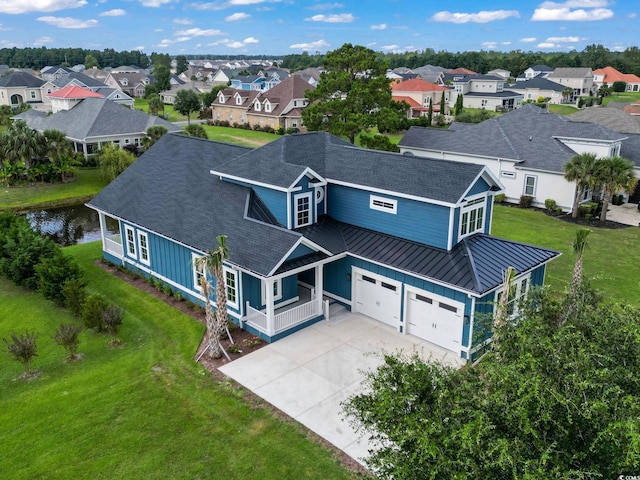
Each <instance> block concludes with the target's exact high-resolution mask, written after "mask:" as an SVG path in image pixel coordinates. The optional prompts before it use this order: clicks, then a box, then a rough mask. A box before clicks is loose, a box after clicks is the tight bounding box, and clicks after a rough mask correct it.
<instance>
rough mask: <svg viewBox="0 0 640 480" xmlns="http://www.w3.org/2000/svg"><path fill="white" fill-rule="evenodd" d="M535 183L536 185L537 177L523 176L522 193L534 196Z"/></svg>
mask: <svg viewBox="0 0 640 480" xmlns="http://www.w3.org/2000/svg"><path fill="white" fill-rule="evenodd" d="M536 183H538V177H536V176H535V175H525V176H524V191H523V192H522V193H524V194H525V195H530V196H532V197H535V196H536Z"/></svg>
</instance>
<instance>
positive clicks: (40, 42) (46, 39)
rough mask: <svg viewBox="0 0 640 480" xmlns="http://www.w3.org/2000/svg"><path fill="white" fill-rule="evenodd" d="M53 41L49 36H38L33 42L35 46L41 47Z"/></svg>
mask: <svg viewBox="0 0 640 480" xmlns="http://www.w3.org/2000/svg"><path fill="white" fill-rule="evenodd" d="M51 42H53V38H51V37H40V38H38V39H37V40H35V41H34V42H33V44H34V45H35V46H36V47H41V46H43V45H48V44H50V43H51Z"/></svg>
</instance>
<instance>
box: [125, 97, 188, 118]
mask: <svg viewBox="0 0 640 480" xmlns="http://www.w3.org/2000/svg"><path fill="white" fill-rule="evenodd" d="M133 106H134V108H136V109H138V110H142V111H143V112H146V113H148V112H149V103H148V102H147V101H146V100H145V99H144V98H136V99H134V100H133ZM164 113H165V115H168V118H167V121H168V122H182V121H186V120H187V116H186V115H182V114H181V113H179V112H176V111H175V109H174V108H173V105H165V106H164ZM191 119H192V120H193V115H192V116H191Z"/></svg>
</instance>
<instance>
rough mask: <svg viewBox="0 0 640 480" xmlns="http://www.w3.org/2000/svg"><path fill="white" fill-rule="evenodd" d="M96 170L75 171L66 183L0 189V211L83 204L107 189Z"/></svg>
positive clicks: (83, 169)
mask: <svg viewBox="0 0 640 480" xmlns="http://www.w3.org/2000/svg"><path fill="white" fill-rule="evenodd" d="M106 184H107V182H105V181H104V180H103V179H102V178H101V177H100V170H99V169H97V168H80V169H77V170H76V175H75V180H73V181H71V182H68V183H57V184H48V183H44V184H36V185H30V186H26V187H6V186H4V185H3V186H0V210H5V209H14V210H19V209H23V208H26V207H27V206H28V207H29V208H38V207H43V208H45V207H55V206H60V205H73V204H76V203H82V202H86V201H87V200H89V199H90V198H92V197H93V196H94V195H96V194H97V193H98V192H99V191H100V190H102V189H103V188H104V187H105V186H106Z"/></svg>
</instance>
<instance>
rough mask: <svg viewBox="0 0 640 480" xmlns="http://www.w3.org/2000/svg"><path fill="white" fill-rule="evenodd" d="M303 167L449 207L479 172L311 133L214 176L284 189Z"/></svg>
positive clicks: (251, 155) (267, 148)
mask: <svg viewBox="0 0 640 480" xmlns="http://www.w3.org/2000/svg"><path fill="white" fill-rule="evenodd" d="M307 167H309V168H311V169H312V170H313V171H315V172H316V173H317V174H318V175H320V176H322V177H324V178H326V179H328V180H333V181H340V182H346V183H351V184H356V185H361V186H363V187H366V188H376V189H381V190H387V191H390V192H398V193H402V194H406V195H412V196H416V197H421V198H428V199H432V200H436V201H441V202H447V203H457V202H458V201H459V200H460V199H461V198H462V196H463V194H464V193H465V191H466V189H467V188H468V187H469V185H470V184H471V182H472V181H473V180H474V179H475V178H477V177H478V176H479V175H480V173H481V172H482V170H483V167H482V166H481V165H477V164H471V163H460V162H451V161H445V160H434V159H425V158H424V157H418V156H413V155H403V154H399V153H390V152H382V151H378V150H368V149H364V148H358V147H354V146H353V145H351V144H350V143H348V142H346V141H344V140H342V139H340V138H338V137H336V136H334V135H331V134H328V133H325V132H309V133H300V134H296V135H286V136H284V137H281V138H279V139H278V140H275V141H273V142H271V143H269V144H267V145H265V146H264V147H261V148H258V149H256V150H253V151H251V152H249V153H247V154H245V155H243V156H242V157H240V158H237V159H234V160H232V161H230V162H228V163H226V164H223V165H221V166H220V167H218V169H217V173H221V174H227V175H234V176H238V177H241V178H244V179H248V180H250V181H253V182H260V183H265V184H269V185H274V186H278V187H282V188H288V187H290V186H292V184H293V182H294V181H295V180H297V179H298V177H300V175H302V173H303V172H304V171H305V169H306V168H307ZM452 172H455V175H453V174H452Z"/></svg>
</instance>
